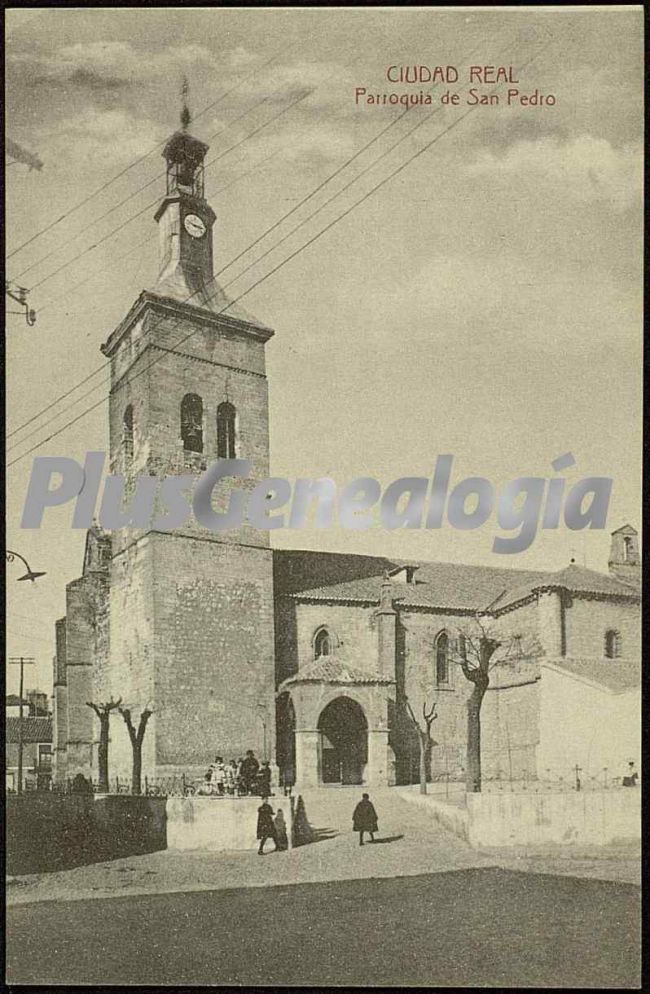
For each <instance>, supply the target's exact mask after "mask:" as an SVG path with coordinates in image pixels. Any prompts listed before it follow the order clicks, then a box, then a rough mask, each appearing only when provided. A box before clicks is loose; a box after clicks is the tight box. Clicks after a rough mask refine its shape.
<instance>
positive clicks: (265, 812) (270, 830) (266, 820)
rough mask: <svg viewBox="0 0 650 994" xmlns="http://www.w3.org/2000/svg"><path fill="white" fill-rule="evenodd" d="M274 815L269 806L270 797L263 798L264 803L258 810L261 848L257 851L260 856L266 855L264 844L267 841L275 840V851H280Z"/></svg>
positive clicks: (258, 831)
mask: <svg viewBox="0 0 650 994" xmlns="http://www.w3.org/2000/svg"><path fill="white" fill-rule="evenodd" d="M273 814H274V812H273V808H272V807H271V805H270V804H269V799H268V797H263V798H262V803H261V804H260V806H259V808H258V809H257V838H258V839H259V840H260V847H259V849H258V850H257V853H258V855H259V856H263V855H264V843H265V842H266V840H267V839H273V845H274V846H275V850H274V851H275V852H277V851H278V842H277V835H276V832H275V823H274V821H273Z"/></svg>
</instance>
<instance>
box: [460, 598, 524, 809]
mask: <svg viewBox="0 0 650 994" xmlns="http://www.w3.org/2000/svg"><path fill="white" fill-rule="evenodd" d="M538 653H539V648H538V645H537V642H536V640H535V639H534V638H533V637H531V636H525V635H523V634H508V633H503V632H499V631H497V630H496V628H495V627H494V626H490V625H489V618H488V616H487V615H486V614H484V613H481V612H477V614H476V615H475V617H474V621H473V623H470V624H468V625H467V626H465V627H463V628H459V629H458V638H457V641H456V643H455V646H454V648H453V650H452V659H453V660H454V661H455V662H456V663H458V665H459V667H460V669H461V670H462V672H463V675H464V677H465V679H466V680H469V682H470V683H471V684H472V692H471V694H470V695H469V697H468V699H467V761H466V764H465V770H466V773H465V784H466V790H467V792H468V793H472V794H475V793H479V792H480V790H481V705H482V704H483V698H484V697H485V693H486V691H487V689H488V687H489V686H490V671H491V670H492V669H493V667H494V666H496V665H499V664H502V663H506V662H508V660H510V659H512V658H513V657H515V658H523V657H524V656H534V655H537V654H538Z"/></svg>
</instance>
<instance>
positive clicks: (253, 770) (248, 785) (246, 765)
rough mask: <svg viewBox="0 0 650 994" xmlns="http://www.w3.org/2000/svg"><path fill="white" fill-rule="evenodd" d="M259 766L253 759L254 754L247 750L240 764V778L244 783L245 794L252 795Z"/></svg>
mask: <svg viewBox="0 0 650 994" xmlns="http://www.w3.org/2000/svg"><path fill="white" fill-rule="evenodd" d="M259 768H260V764H259V763H258V762H257V760H256V759H255V753H254V752H253V750H252V749H248V750H247V752H246V758H245V759H244V760H243V761H242V764H241V778H242V781H243V783H244V788H245V791H244V792H245V793H246V794H252V793H253V791H254V789H255V781H256V780H257V774H258V772H259Z"/></svg>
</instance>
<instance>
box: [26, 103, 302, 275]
mask: <svg viewBox="0 0 650 994" xmlns="http://www.w3.org/2000/svg"><path fill="white" fill-rule="evenodd" d="M310 92H311V91H310V90H303V91H302V93H301V94H300V96H298V97H296V98H295V99H294V100H292V101H291V103H290V104H288V105H287V106H286V107H283V108H282V110H280V111H278V113H277V114H274V115H273V117H270V118H269V119H268V120H266V121H264V123H263V124H260V125H259V126H258V127H257V128H255V129H254V130H253V131H251V132H249V133H248V134H247V135H245V136H244V137H243V138H242V139H240V141H238V142H236V143H235V144H234V145H231V146H230V148H227V149H225V151H223V152H220V153H219V155H217V156H214V158H212V159H210V161H209V162H207V163H206V167H207V166H209V165H212V164H213V163H214V162H216V161H217V160H219V159H223V158H224V156H226V155H229V154H230V153H231V152H234V150H235V149H236V148H239V146H240V145H243V144H244V142H246V141H248V140H249V139H250V138H253V137H254V136H255V135H257V134H259V133H260V131H263V130H264V128H266V127H268V125H269V124H272V123H273V121H277V119H278V118H279V117H282V115H283V114H286V113H287V112H288V111H290V110H291V109H292V108H293V107H295V105H296V104H298V103H300V102H301V101H302V100H304V99H305V97H307V96H309V94H310ZM265 99H268V98H265ZM159 199H160V198H159V197H155V199H154V200H152V201H151V202H150V203H148V204H145V206H144V207H142V208H141V210H139V211H137V212H136V213H135V214H132V215H131V216H130V217H128V218H127V219H126V220H125V221H122V222H121V223H120V224H118V225H117V226H116V227H115V228H111V230H110V231H108V232H106V234H104V235H102V237H101V238H98V239H97V241H96V242H93V244H92V245H88V246H86V248H85V249H83V250H82V251H81V252H78V253H77V255H74V256H72V258H71V259H67V260H66V261H65V262H63V263H62V264H61V265H60V266H59V267H58V268H57V269H54V270H52V272H50V273H48V274H47V275H46V276H44V277H43V278H42V279H41V280H38V282H37V283H34V284H32V287H31V290H32V291H34V290H37V289H38V287H40V286H43V284H45V283H47V282H48V281H49V280H51V279H53V278H54V277H55V276H57V275H58V274H59V273H60V272H62V271H63V270H64V269H67V268H68V266H70V265H72V263H74V262H77V261H78V260H79V259H81V258H83V256H85V255H87V254H88V253H89V252H92V251H94V249H96V248H98V247H99V246H100V245H102V244H103V243H104V242H106V241H107V240H108V239H109V238H112V237H113V235H115V234H117V233H118V231H122V229H123V228H126V227H127V225H129V224H131V223H132V222H133V221H135V219H136V218H138V217H141V215H142V214H144V213H145V211H148V210H151V208H152V207H154V206H155V205H156V204H157V203H158V202H159Z"/></svg>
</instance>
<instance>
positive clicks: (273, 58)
mask: <svg viewBox="0 0 650 994" xmlns="http://www.w3.org/2000/svg"><path fill="white" fill-rule="evenodd" d="M293 48H295V45H291V46H289V47H288V48H287V47H286V46H282V47H281V48H279V49H278V50H277V51H276V52H275V53H274V54H273V55H272V56H271V58H270V59H268V60H267V61H266V62H263V63H262V65H261V66H256V67H255V68H254V69H252V70H251V71H250V72H249V73H247V74H246V75H245V76H244V77H243V78H242V79H241V80H240V81H239V82H238V83H236V84H235V86H232V87H231V88H230V89H229V90H227V91H226V92H225V93H222V94H221V96H220V97H217V99H216V100H213V101H212V103H209V104H208V105H207V106H206V107H203V109H202V110H200V111H199V112H198V114H195V115H194V120H195V121H196V120H198V118H200V117H202V116H203V115H204V114H207V112H208V111H209V110H212V108H213V107H216V106H217V105H218V104H220V103H222V102H223V101H224V100H225V99H226V98H227V97H229V96H230V94H231V93H234V92H235V91H236V90H238V89H239V87H240V86H243V85H244V83H246V82H247V81H248V80H249V79H250V78H251V76H255V75H257V74H258V73H259V72H260V70H262V69H265V68H266V67H267V66H269V65H271V63H273V62H275V61H276V60H277V58H278V56H280V55H283V56H286V55H287V54H288V53H289V52H290V51H291V50H292V49H293ZM166 141H167V139H166V138H164V139H162V140H161V141H159V142H157V143H156V144H155V145H153V146H152V147H151V148H150V149H149V151H148V152H145V153H144V155H140V156H138V158H137V159H134V160H133V162H130V163H129V165H128V166H125V168H124V169H122V170H121V171H120V172H119V173H116V174H115V176H112V177H111V179H109V180H107V181H106V182H105V183H102V185H101V186H98V187H97V189H96V190H93V192H92V193H89V194H88V195H87V196H86V197H84V198H83V199H82V200H80V201H78V203H76V204H74V205H73V206H72V207H70V208H69V209H68V210H67V211H65V212H64V213H63V214H61V216H60V217H58V218H55V219H54V220H53V221H50V222H49V224H46V225H45V227H44V228H41V229H40V230H39V231H37V232H35V233H34V234H33V235H31V237H30V238H28V239H26V241H24V242H22V243H21V244H20V245H18V246H17V248H15V249H13V251H11V252H9V254H8V256H7V258H8V259H11V258H12V257H13V256H14V255H17V253H18V252H20V251H22V249H24V248H26V247H27V245H31V243H32V242H34V241H36V239H37V238H40V237H41V235H44V234H46V232H48V231H51V230H52V228H55V227H56V225H57V224H61V222H62V221H65V219H66V218H68V217H71V215H72V214H74V213H76V211H78V210H80V209H81V208H82V207H84V206H85V205H86V204H87V203H89V202H90V201H91V200H92V199H93V198H94V197H96V196H98V195H99V194H100V193H103V192H104V190H106V189H107V188H108V187H109V186H111V185H112V184H113V183H115V182H116V180H118V179H120V178H121V177H122V176H124V175H125V174H126V173H128V172H129V170H130V169H133V168H134V166H137V165H139V163H141V162H143V161H144V160H145V159H146V158H148V157H149V156H150V155H151V154H152V153H153V152H155V151H156V149H159V148H161V147H162V146H163V145H164V144H165V142H166Z"/></svg>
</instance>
